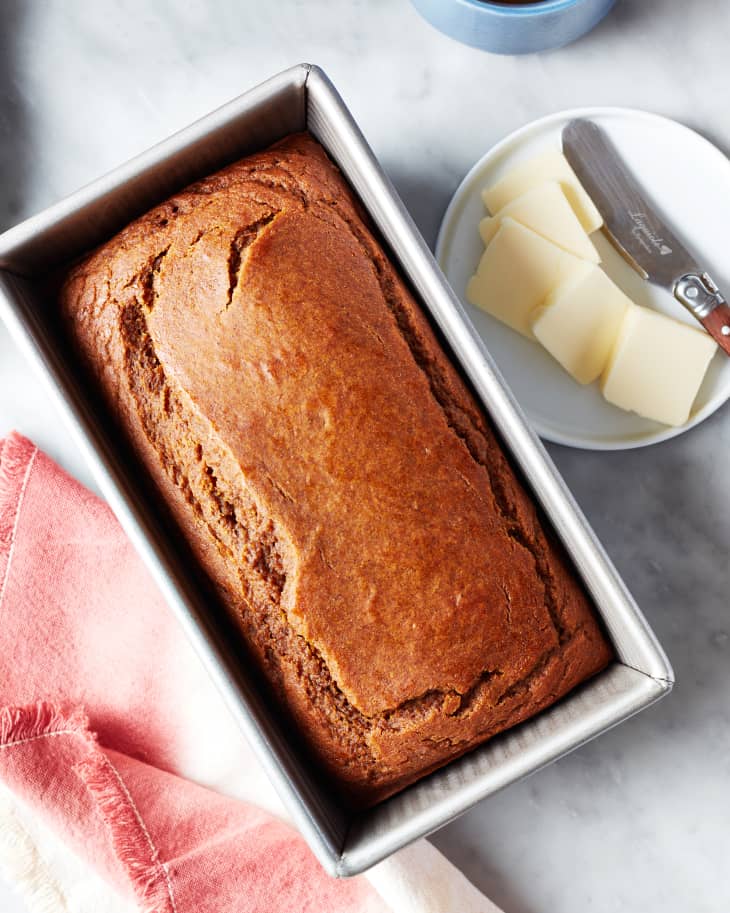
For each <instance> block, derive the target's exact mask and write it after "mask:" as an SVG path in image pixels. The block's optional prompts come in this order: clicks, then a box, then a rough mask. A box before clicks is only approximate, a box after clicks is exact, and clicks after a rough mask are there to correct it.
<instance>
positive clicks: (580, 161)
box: [563, 119, 730, 355]
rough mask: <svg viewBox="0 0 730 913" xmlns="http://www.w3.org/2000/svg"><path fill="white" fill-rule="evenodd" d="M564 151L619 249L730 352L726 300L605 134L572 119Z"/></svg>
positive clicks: (729, 309) (589, 123)
mask: <svg viewBox="0 0 730 913" xmlns="http://www.w3.org/2000/svg"><path fill="white" fill-rule="evenodd" d="M563 153H564V155H565V157H566V158H567V160H568V162H569V163H570V165H571V167H572V168H573V170H574V171H575V173H576V174H577V176H578V179H579V180H580V182H581V183H582V184H583V187H584V188H585V190H586V192H587V193H588V195H589V196H590V197H591V199H592V200H593V202H594V203H595V204H596V206H597V207H598V211H599V212H600V213H601V215H602V216H603V221H604V226H603V228H604V231H605V233H606V235H607V236H608V238H609V239H610V240H611V242H612V243H613V245H614V246H615V247H616V249H617V250H618V251H619V253H620V254H621V255H622V256H623V257H624V258H625V259H626V260H627V261H628V263H629V264H630V265H631V266H632V267H633V268H634V269H635V270H636V271H637V272H638V273H639V275H640V276H642V277H643V278H644V279H648V280H649V281H650V282H653V283H655V284H656V285H659V286H663V287H664V288H666V289H667V290H668V291H669V292H670V293H671V294H672V295H674V297H675V298H676V299H677V300H678V301H679V302H680V304H682V305H684V307H685V308H687V310H688V311H689V312H690V313H691V314H692V316H693V317H694V318H695V319H696V320H698V321H699V322H700V323H701V324H702V326H703V327H704V328H705V329H706V330H707V332H708V333H709V334H710V336H712V338H713V339H714V340H715V342H717V344H718V345H719V346H720V348H722V349H723V351H724V352H725V353H726V354H728V355H730V306H729V305H728V303H727V300H726V299H725V297H724V296H723V295H722V294H721V293H720V290H719V288H718V287H717V283H716V282H715V281H714V280H713V279H712V277H711V276H710V274H709V273H708V272H707V271H706V270H704V269H702V268H701V267H700V266H698V260H697V258H696V257H694V256H693V255H692V254H691V253H690V252H689V251H688V250H687V248H686V247H685V245H684V244H683V243H682V242H681V241H680V240H679V238H678V237H677V236H676V234H675V233H674V231H673V230H672V229H671V228H670V226H668V225H667V224H666V222H664V220H663V219H662V218H661V216H660V215H659V214H658V212H657V211H656V209H655V208H654V206H653V205H652V204H651V203H650V202H649V201H648V200H647V198H646V196H645V195H644V192H643V191H642V189H641V187H640V186H639V184H638V182H637V181H636V178H635V177H634V176H633V175H632V174H631V172H630V171H629V169H628V168H627V167H626V165H625V164H624V163H623V161H622V160H621V157H620V156H619V153H618V152H617V150H616V148H615V147H614V145H613V143H612V142H611V140H610V139H609V138H608V136H607V135H606V133H605V132H604V131H603V130H602V129H601V128H600V127H599V126H598V125H597V124H594V123H593V122H592V121H589V120H584V119H578V120H572V121H571V122H570V123H569V124H567V125H566V126H565V127H564V129H563Z"/></svg>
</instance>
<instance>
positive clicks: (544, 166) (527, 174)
mask: <svg viewBox="0 0 730 913" xmlns="http://www.w3.org/2000/svg"><path fill="white" fill-rule="evenodd" d="M545 181H557V182H558V183H559V184H560V186H561V187H562V189H563V191H564V193H565V196H566V197H567V200H568V202H569V203H570V205H571V206H572V207H573V210H574V212H575V214H576V216H578V218H579V219H580V222H581V225H582V226H583V228H584V229H585V230H586V231H587V232H588V234H590V233H591V232H594V231H597V230H598V229H599V228H600V227H601V225H603V219H602V218H601V214H600V212H599V211H598V210H597V209H596V206H595V204H594V203H593V200H591V198H590V197H589V196H588V194H587V193H586V192H585V190H584V188H583V185H582V184H581V182H580V181H579V180H578V177H577V175H576V173H575V171H573V169H572V168H571V167H570V165H569V164H568V160H567V159H566V158H565V156H564V155H563V153H562V152H558V151H557V150H550V151H549V152H544V153H543V154H542V155H539V156H537V157H536V158H531V159H528V160H527V161H525V162H520V164H518V165H516V166H515V167H514V168H513V169H512V170H511V171H509V172H508V173H507V174H506V175H505V176H504V177H503V178H501V180H499V181H497V183H496V184H493V185H492V186H491V187H487V188H486V190H484V191H482V199H483V200H484V203H485V205H486V207H487V209H488V210H489V212H490V213H491V214H492V215H495V214H496V213H498V212H499V211H500V209H504V207H505V206H507V204H508V203H511V202H512V200H516V199H517V197H521V196H522V195H523V194H525V193H527V192H528V191H529V190H532V189H533V188H534V187H537V186H538V185H540V184H543V183H544V182H545Z"/></svg>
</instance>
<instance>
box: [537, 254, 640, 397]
mask: <svg viewBox="0 0 730 913" xmlns="http://www.w3.org/2000/svg"><path fill="white" fill-rule="evenodd" d="M632 306H633V305H632V302H631V300H630V299H629V298H627V297H626V295H624V293H623V292H622V291H621V289H620V288H618V286H617V285H615V284H614V283H613V282H612V281H611V280H610V279H609V278H608V276H607V275H606V274H605V273H604V272H603V270H602V269H600V268H599V267H598V266H595V265H594V264H593V263H586V264H584V265H583V267H582V268H581V269H580V270H578V271H576V273H575V274H573V275H572V276H571V277H570V278H569V279H567V280H566V281H565V282H562V283H561V284H560V285H559V286H558V287H557V288H555V289H553V291H552V292H550V294H549V295H548V296H547V298H546V299H545V302H544V304H543V306H542V307H540V308H538V309H537V311H535V313H533V315H532V332H533V333H534V335H535V338H536V339H537V340H538V342H540V343H541V344H542V345H543V346H544V347H545V348H546V349H547V351H548V352H549V353H550V354H551V355H552V356H553V358H555V359H557V361H559V362H560V364H561V365H562V366H563V367H564V368H565V370H566V371H567V372H568V373H569V374H572V376H573V377H574V378H575V379H576V380H577V381H578V383H581V384H590V383H592V382H593V381H594V380H596V379H597V378H598V377H600V376H601V373H602V372H603V369H604V368H605V367H606V364H607V362H608V359H609V356H610V355H611V350H612V349H613V345H614V343H615V342H616V338H617V336H618V333H619V330H620V328H621V322H622V320H623V318H624V315H625V313H626V310H627V308H629V307H632Z"/></svg>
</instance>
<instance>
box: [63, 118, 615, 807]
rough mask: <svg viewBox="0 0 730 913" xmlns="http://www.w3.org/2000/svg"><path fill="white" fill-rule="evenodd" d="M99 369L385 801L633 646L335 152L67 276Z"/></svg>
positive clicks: (362, 789)
mask: <svg viewBox="0 0 730 913" xmlns="http://www.w3.org/2000/svg"><path fill="white" fill-rule="evenodd" d="M61 306H62V311H63V314H64V317H65V321H66V323H67V325H68V327H69V329H70V332H71V334H72V336H73V338H74V340H75V342H76V345H77V347H78V350H79V351H80V353H81V355H82V359H83V362H84V363H85V365H86V367H87V368H88V369H89V370H90V372H91V373H92V375H93V377H94V378H95V380H96V381H97V382H98V384H99V385H100V387H101V390H102V392H103V395H104V397H105V399H106V402H107V403H108V406H109V408H110V409H111V411H112V412H113V413H114V414H115V416H116V418H117V419H118V421H119V423H120V425H121V426H122V428H123V429H124V430H125V432H126V433H127V435H128V436H129V438H130V439H131V442H132V444H133V446H134V448H135V450H136V451H137V452H138V454H139V455H140V457H141V458H142V460H143V461H144V463H145V465H146V467H147V469H148V470H149V472H150V473H151V475H152V477H153V479H154V481H155V483H156V485H157V487H158V488H159V490H160V492H161V494H162V497H163V498H164V499H165V501H166V502H167V503H168V504H169V506H170V508H171V510H172V511H173V513H174V515H175V517H176V519H177V522H178V523H179V526H180V528H181V530H182V532H183V534H184V536H185V537H186V539H187V541H188V542H189V544H190V545H191V547H192V549H193V550H194V552H195V554H196V555H197V557H198V559H199V561H200V563H201V565H202V566H203V568H204V569H205V571H206V572H207V574H208V575H209V577H210V578H211V579H212V580H213V582H214V584H215V586H216V588H217V590H218V592H219V593H220V596H221V599H222V601H223V603H224V604H225V606H226V607H227V609H228V611H229V612H230V613H231V614H232V615H233V616H234V617H235V619H236V620H237V622H238V623H239V625H240V627H241V630H242V632H243V635H244V637H245V640H246V641H247V643H248V646H249V648H250V650H251V653H252V655H253V656H254V658H255V660H256V662H257V663H258V665H259V667H260V668H261V670H262V671H263V673H264V675H265V677H266V679H267V680H268V682H269V683H270V685H271V688H272V689H273V691H274V692H275V693H276V695H277V696H278V697H279V698H280V700H281V702H282V703H283V704H284V705H285V706H286V707H287V708H288V711H289V713H290V714H291V716H292V717H293V718H294V720H295V721H296V723H297V725H298V728H299V730H300V731H301V733H302V734H303V736H304V738H305V739H306V741H307V742H308V744H309V746H310V748H311V750H312V751H313V753H314V754H315V755H316V757H317V758H318V760H319V762H320V763H321V764H322V765H323V766H324V767H325V769H327V770H328V771H329V772H331V773H332V774H333V775H334V776H335V777H336V779H337V781H338V782H339V783H340V784H341V785H342V786H343V788H344V789H345V791H346V792H347V793H349V795H350V796H353V797H355V798H356V799H357V800H358V801H360V802H373V801H376V800H377V799H379V798H382V797H383V796H386V795H388V794H390V793H392V792H394V791H396V790H398V789H400V788H402V787H403V786H405V785H407V784H408V783H411V782H413V781H414V780H416V779H417V778H418V777H420V776H423V775H424V774H425V773H427V772H429V771H431V770H434V769H435V768H437V767H439V766H441V765H443V764H445V763H446V762H447V761H449V760H450V759H452V758H455V757H457V756H458V755H461V754H463V753H464V752H465V751H467V750H468V749H469V748H471V747H473V746H474V745H477V744H479V743H480V742H483V741H484V740H485V739H488V738H489V737H490V736H492V735H494V734H495V733H498V732H500V731H502V730H504V729H506V728H508V727H510V726H513V725H515V724H516V723H518V722H520V721H521V720H524V719H526V718H527V717H530V716H532V715H533V714H535V713H537V712H538V711H539V710H540V709H542V708H544V707H546V706H548V705H549V704H552V703H553V702H554V701H555V700H557V699H558V698H559V697H561V696H562V695H564V694H565V693H566V692H568V691H569V690H570V689H571V688H573V687H574V686H575V685H577V684H578V683H579V682H581V681H582V680H584V679H585V678H586V677H588V676H590V675H592V674H594V673H595V672H597V671H598V670H600V669H602V668H603V667H604V666H605V665H606V663H607V662H608V661H609V659H610V657H611V650H610V648H609V646H608V644H607V643H606V641H605V639H604V637H603V635H602V634H601V631H600V629H599V627H598V624H597V623H596V620H595V618H594V616H593V614H592V611H591V609H590V607H589V605H588V602H587V599H586V597H585V595H584V593H583V591H582V589H581V587H580V585H579V584H578V582H577V581H576V579H575V577H574V575H573V573H572V572H571V570H570V569H569V568H568V566H567V564H566V560H565V558H564V556H563V554H562V551H561V550H560V549H559V548H558V547H557V546H556V545H555V544H554V543H553V541H552V539H551V538H550V537H548V536H546V534H545V532H544V530H543V528H542V526H541V522H540V519H539V517H538V515H537V513H536V510H535V508H534V506H533V504H532V502H531V500H530V498H529V497H528V496H527V494H526V493H525V491H524V490H523V488H522V486H521V485H520V483H519V482H518V480H517V479H516V477H515V475H514V473H513V471H512V469H511V468H510V466H509V464H508V462H507V460H506V459H505V456H504V454H503V452H502V450H501V448H500V446H499V444H498V443H497V441H496V440H495V438H494V435H493V433H492V430H491V428H490V426H489V424H488V422H487V420H486V419H485V417H484V415H483V413H482V412H481V411H480V409H479V408H478V406H477V405H476V403H475V401H474V399H473V397H472V396H471V394H470V393H469V392H468V390H467V389H466V387H465V385H464V384H463V383H462V381H461V379H460V377H459V375H458V373H457V371H456V370H455V369H454V367H453V366H452V364H451V363H450V362H449V360H448V358H447V357H446V356H445V354H444V352H443V350H442V349H441V347H440V346H439V344H438V342H437V340H436V338H435V337H434V335H433V333H432V331H431V329H430V327H429V325H428V323H427V321H426V319H425V317H424V316H423V314H422V313H421V311H420V310H419V308H418V307H417V305H416V304H415V302H414V300H413V298H412V296H411V295H410V294H409V292H408V290H407V289H406V288H405V286H404V285H403V283H402V282H401V280H400V279H399V277H398V275H397V273H396V272H395V270H394V269H393V267H392V266H391V264H390V263H389V261H388V260H387V259H386V257H385V256H384V254H383V252H382V250H381V248H380V246H379V245H378V243H377V241H376V240H375V239H374V238H373V236H372V234H371V232H370V230H369V228H368V227H367V225H366V224H365V222H364V221H363V218H362V217H361V215H360V213H359V209H358V206H357V204H356V203H355V201H354V199H353V196H352V193H351V191H350V190H349V188H348V186H347V185H346V183H345V182H344V181H343V179H342V177H341V176H340V174H339V172H338V171H337V169H336V168H335V167H334V165H333V164H332V163H331V162H330V161H329V159H328V158H327V156H326V154H325V153H324V151H323V150H322V148H321V147H320V146H319V145H318V144H317V143H316V142H315V141H314V140H313V139H312V138H311V137H310V136H308V135H298V136H292V137H290V138H289V139H287V140H285V141H284V142H282V143H280V144H278V145H277V146H275V147H273V148H272V149H270V150H268V151H266V152H263V153H261V154H259V155H254V156H251V157H250V158H247V159H244V160H243V161H241V162H238V163H237V164H235V165H232V166H231V167H229V168H226V169H225V170H224V171H221V172H220V173H219V174H216V175H213V176H212V177H210V178H207V179H206V180H203V181H201V182H200V183H198V184H196V185H194V186H192V187H190V188H188V189H187V190H185V191H183V192H182V193H180V194H178V195H177V196H175V197H173V198H172V199H170V200H169V201H167V202H166V203H164V204H162V205H161V206H158V207H157V208H156V209H154V210H152V211H151V212H150V213H148V214H147V215H145V216H143V217H142V218H140V219H138V220H137V221H136V222H134V223H133V224H131V225H130V226H128V227H127V228H126V229H124V231H122V232H121V233H120V234H119V235H117V236H116V237H115V238H113V239H112V240H111V241H110V242H109V243H108V244H105V245H104V246H103V247H102V248H100V249H99V250H97V251H96V252H94V253H93V254H91V255H90V256H89V257H88V258H87V259H85V260H84V261H83V262H82V263H80V264H79V265H77V266H76V267H75V268H74V269H73V270H72V271H71V272H70V274H69V275H68V277H67V279H66V281H65V284H64V286H63V289H62V293H61Z"/></svg>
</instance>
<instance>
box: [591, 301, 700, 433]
mask: <svg viewBox="0 0 730 913" xmlns="http://www.w3.org/2000/svg"><path fill="white" fill-rule="evenodd" d="M716 350H717V345H716V344H715V342H713V340H712V339H711V338H710V337H709V336H708V335H707V333H704V332H702V331H701V330H695V329H694V328H693V327H690V326H687V325H686V324H684V323H680V322H679V321H677V320H673V319H672V318H671V317H666V316H665V315H664V314H660V313H658V312H657V311H651V310H649V309H648V308H642V307H637V306H636V305H633V306H632V307H630V308H629V309H628V310H627V312H626V314H625V316H624V319H623V322H622V324H621V329H620V331H619V335H618V338H617V340H616V344H615V346H614V349H613V352H612V354H611V358H610V360H609V362H608V365H607V366H606V370H605V372H604V375H603V379H602V383H601V389H602V391H603V395H604V396H605V397H606V399H607V400H608V401H609V403H613V404H614V405H615V406H620V407H621V408H622V409H627V410H629V411H631V412H637V413H638V414H639V415H641V416H643V417H644V418H648V419H652V420H653V421H656V422H662V423H663V424H665V425H683V424H684V423H685V422H686V421H687V420H688V418H689V415H690V411H691V409H692V404H693V403H694V400H695V397H696V396H697V391H698V390H699V388H700V385H701V384H702V379H703V378H704V376H705V372H706V371H707V367H708V365H709V364H710V361H711V359H712V356H713V355H714V353H715V351H716Z"/></svg>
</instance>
